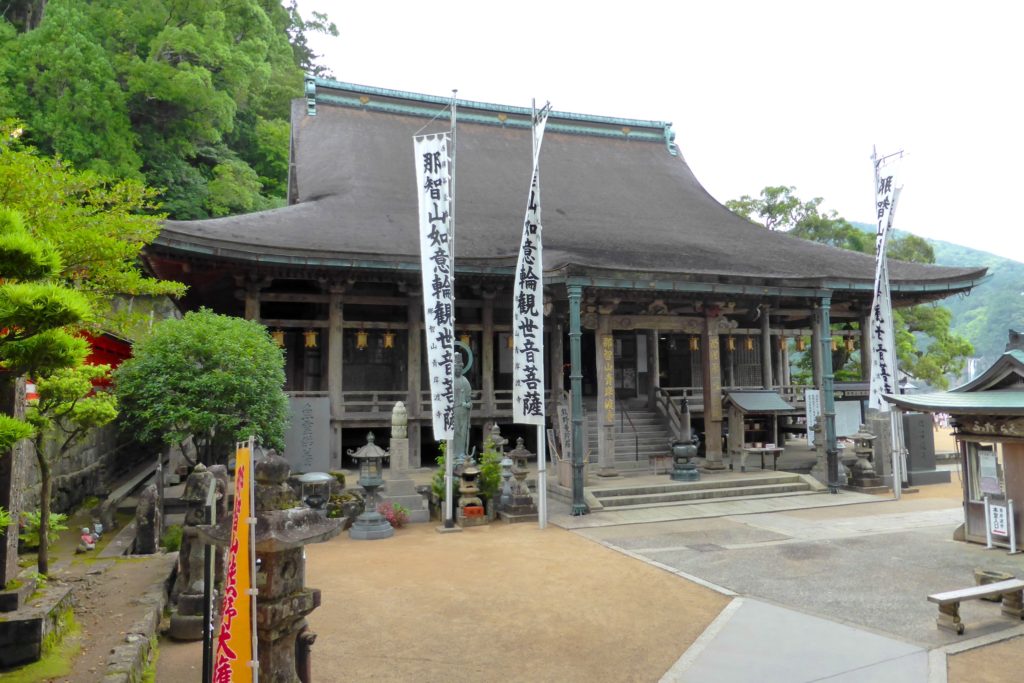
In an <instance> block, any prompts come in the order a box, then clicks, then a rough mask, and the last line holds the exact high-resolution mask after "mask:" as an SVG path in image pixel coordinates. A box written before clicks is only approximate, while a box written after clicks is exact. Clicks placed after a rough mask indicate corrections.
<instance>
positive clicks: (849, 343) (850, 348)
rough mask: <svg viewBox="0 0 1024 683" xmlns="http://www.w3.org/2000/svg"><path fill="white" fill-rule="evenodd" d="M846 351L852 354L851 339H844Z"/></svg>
mask: <svg viewBox="0 0 1024 683" xmlns="http://www.w3.org/2000/svg"><path fill="white" fill-rule="evenodd" d="M846 350H847V351H849V352H851V353H852V352H853V337H847V338H846Z"/></svg>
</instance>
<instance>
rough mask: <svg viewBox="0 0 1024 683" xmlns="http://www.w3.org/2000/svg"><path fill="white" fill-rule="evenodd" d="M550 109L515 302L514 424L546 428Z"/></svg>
mask: <svg viewBox="0 0 1024 683" xmlns="http://www.w3.org/2000/svg"><path fill="white" fill-rule="evenodd" d="M546 123H547V109H546V108H545V109H544V110H542V111H541V112H540V117H539V118H538V119H537V120H536V121H535V123H534V127H533V175H532V177H531V180H530V195H529V198H528V200H527V202H526V218H525V220H524V221H523V238H522V242H521V243H520V246H519V260H518V262H517V264H516V280H515V290H514V292H513V300H512V331H513V340H514V347H513V352H512V406H513V407H512V421H513V422H515V423H518V424H533V425H543V424H544V258H543V253H544V252H543V246H542V244H541V222H540V175H539V168H538V165H539V161H540V143H541V141H542V140H543V138H544V126H545V124H546Z"/></svg>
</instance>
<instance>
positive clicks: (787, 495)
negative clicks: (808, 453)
mask: <svg viewBox="0 0 1024 683" xmlns="http://www.w3.org/2000/svg"><path fill="white" fill-rule="evenodd" d="M821 493H822V491H810V490H808V491H789V492H786V493H757V494H752V495H749V496H722V497H721V498H698V499H696V500H679V501H671V502H667V503H643V504H639V505H602V508H601V509H602V510H609V511H615V512H619V511H625V510H646V509H651V508H666V507H672V506H674V505H700V504H706V503H732V502H735V501H740V500H761V499H765V498H792V497H795V496H811V495H817V494H821ZM602 502H604V503H606V502H607V501H602ZM765 512H769V511H768V510H766V511H765Z"/></svg>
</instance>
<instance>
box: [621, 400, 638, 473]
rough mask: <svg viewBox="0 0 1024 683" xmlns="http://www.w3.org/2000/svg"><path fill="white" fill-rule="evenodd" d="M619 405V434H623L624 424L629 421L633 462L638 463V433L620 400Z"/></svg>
mask: <svg viewBox="0 0 1024 683" xmlns="http://www.w3.org/2000/svg"><path fill="white" fill-rule="evenodd" d="M618 404H619V432H620V433H622V432H625V431H626V430H625V426H626V425H625V422H624V421H623V420H628V421H629V427H630V429H632V430H633V460H634V461H635V462H640V432H638V431H637V428H636V425H635V424H633V418H632V417H630V416H629V411H628V410H626V404H625V403H623V401H622V400H621V399H620V400H619V401H618Z"/></svg>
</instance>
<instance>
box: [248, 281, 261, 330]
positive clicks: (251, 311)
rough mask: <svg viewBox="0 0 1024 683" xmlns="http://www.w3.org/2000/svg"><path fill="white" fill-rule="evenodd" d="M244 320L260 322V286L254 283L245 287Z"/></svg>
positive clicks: (249, 283)
mask: <svg viewBox="0 0 1024 683" xmlns="http://www.w3.org/2000/svg"><path fill="white" fill-rule="evenodd" d="M245 319H246V320H255V321H256V322H259V320H260V286H259V285H258V284H256V283H255V282H248V283H246V285H245Z"/></svg>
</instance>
